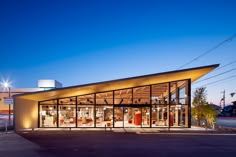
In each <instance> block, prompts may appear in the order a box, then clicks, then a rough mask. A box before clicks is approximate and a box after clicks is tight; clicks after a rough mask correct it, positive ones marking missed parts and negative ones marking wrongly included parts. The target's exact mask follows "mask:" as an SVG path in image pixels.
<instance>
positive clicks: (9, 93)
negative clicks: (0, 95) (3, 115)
mask: <svg viewBox="0 0 236 157" xmlns="http://www.w3.org/2000/svg"><path fill="white" fill-rule="evenodd" d="M3 87H4V88H7V89H8V98H9V99H10V97H11V86H10V83H9V82H7V81H6V82H4V83H3ZM8 123H9V124H11V104H9V107H8Z"/></svg>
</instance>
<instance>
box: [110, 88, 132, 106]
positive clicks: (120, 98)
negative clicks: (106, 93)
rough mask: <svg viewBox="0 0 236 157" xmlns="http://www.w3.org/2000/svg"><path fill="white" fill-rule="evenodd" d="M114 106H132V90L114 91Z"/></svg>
mask: <svg viewBox="0 0 236 157" xmlns="http://www.w3.org/2000/svg"><path fill="white" fill-rule="evenodd" d="M114 94H115V98H114V99H115V100H114V103H115V104H118V105H119V104H132V89H122V90H117V91H114Z"/></svg>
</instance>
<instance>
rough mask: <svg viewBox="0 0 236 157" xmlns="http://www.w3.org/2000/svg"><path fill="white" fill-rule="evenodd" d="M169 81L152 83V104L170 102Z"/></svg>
mask: <svg viewBox="0 0 236 157" xmlns="http://www.w3.org/2000/svg"><path fill="white" fill-rule="evenodd" d="M168 94H169V91H168V83H162V84H157V85H152V98H151V100H152V104H168V103H169V102H168V101H169V99H168Z"/></svg>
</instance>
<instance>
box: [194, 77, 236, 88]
mask: <svg viewBox="0 0 236 157" xmlns="http://www.w3.org/2000/svg"><path fill="white" fill-rule="evenodd" d="M233 77H236V75H233V76H230V77H227V78H224V79H221V80H217V81H214V82H210V83H207V84H204V85H201V86H198V87H203V86H208V85H211V84H214V83H217V82H221V81H225V80H228V79H230V78H233ZM198 87H196V88H198ZM196 88H194V89H196Z"/></svg>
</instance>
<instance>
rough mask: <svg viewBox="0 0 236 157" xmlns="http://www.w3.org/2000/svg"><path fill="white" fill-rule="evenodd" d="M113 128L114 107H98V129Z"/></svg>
mask: <svg viewBox="0 0 236 157" xmlns="http://www.w3.org/2000/svg"><path fill="white" fill-rule="evenodd" d="M105 126H106V127H111V126H113V106H111V105H97V106H96V127H105Z"/></svg>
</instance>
